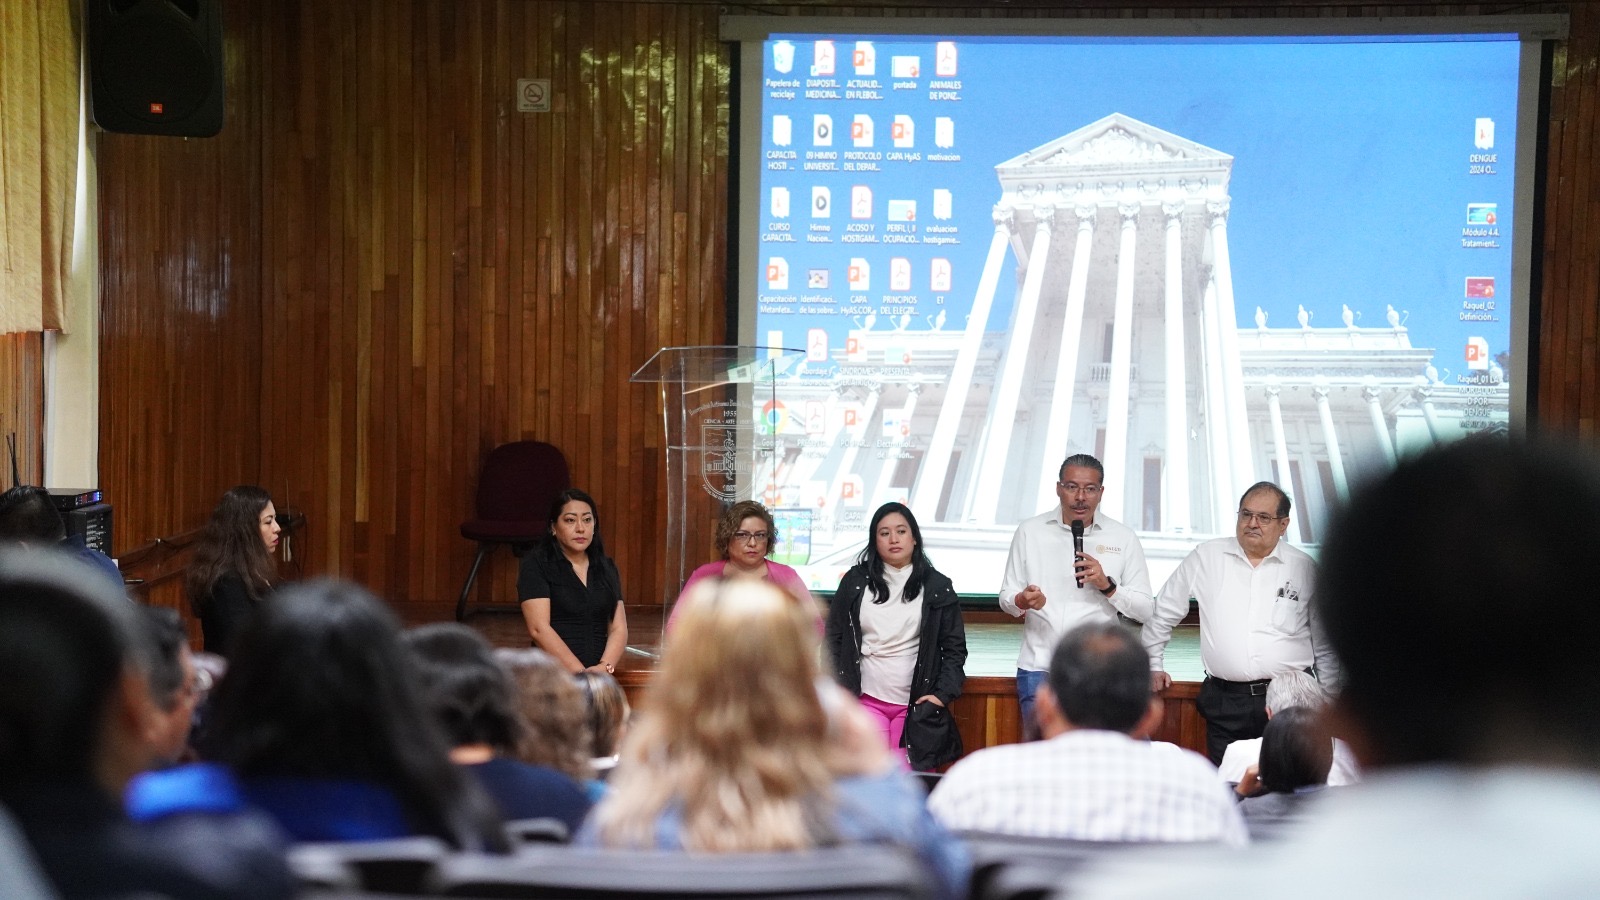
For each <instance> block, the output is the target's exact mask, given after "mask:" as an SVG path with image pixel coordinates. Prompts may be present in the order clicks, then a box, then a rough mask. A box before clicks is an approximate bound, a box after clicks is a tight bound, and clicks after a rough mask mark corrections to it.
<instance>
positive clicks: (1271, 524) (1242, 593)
mask: <svg viewBox="0 0 1600 900" xmlns="http://www.w3.org/2000/svg"><path fill="white" fill-rule="evenodd" d="M1288 530H1289V495H1288V494H1285V493H1284V492H1283V490H1282V489H1281V488H1279V487H1278V486H1277V485H1275V484H1273V483H1272V482H1270V481H1261V482H1257V483H1256V484H1254V485H1251V486H1250V489H1249V490H1247V491H1245V493H1244V496H1243V497H1241V498H1239V513H1238V518H1237V524H1236V525H1235V528H1234V536H1233V537H1231V538H1216V539H1213V540H1210V541H1206V542H1205V543H1203V544H1201V545H1200V546H1198V547H1196V548H1194V550H1193V552H1191V553H1190V554H1189V555H1188V557H1186V558H1185V559H1184V561H1183V562H1182V563H1180V564H1179V565H1178V569H1177V571H1175V572H1173V573H1172V577H1171V578H1169V579H1167V583H1166V584H1165V585H1164V586H1162V588H1161V594H1160V595H1159V596H1158V597H1157V598H1156V601H1155V611H1154V614H1153V615H1151V616H1149V617H1148V618H1145V619H1144V620H1143V621H1144V646H1145V649H1146V650H1147V651H1149V653H1150V668H1151V687H1152V688H1153V689H1155V690H1164V689H1165V688H1167V687H1169V686H1171V684H1172V678H1171V676H1169V675H1168V674H1167V673H1166V671H1165V668H1164V657H1165V654H1166V648H1167V641H1168V639H1169V638H1170V637H1171V636H1172V627H1173V626H1174V625H1176V624H1178V622H1179V621H1181V620H1182V619H1183V617H1184V616H1185V615H1187V614H1188V612H1189V601H1190V600H1191V599H1193V600H1195V601H1197V602H1198V603H1199V605H1200V662H1201V663H1202V664H1203V665H1204V666H1205V670H1206V679H1205V681H1204V682H1203V683H1201V685H1200V696H1199V698H1198V699H1197V700H1196V701H1195V706H1196V707H1197V708H1198V709H1199V711H1200V715H1202V716H1204V717H1205V720H1206V752H1207V754H1208V755H1209V756H1210V757H1211V761H1212V762H1214V763H1215V762H1220V761H1221V760H1222V754H1223V751H1224V750H1226V749H1227V746H1228V745H1229V744H1231V743H1233V742H1234V741H1242V740H1248V739H1250V738H1258V737H1260V736H1261V733H1262V731H1263V730H1264V729H1265V728H1266V727H1267V704H1266V699H1267V697H1266V695H1267V685H1268V684H1270V683H1271V681H1272V676H1273V675H1276V674H1277V673H1279V672H1283V671H1287V670H1289V669H1301V670H1307V669H1311V668H1312V667H1313V666H1315V667H1316V674H1317V676H1318V678H1319V679H1320V680H1321V681H1322V683H1323V684H1324V685H1326V686H1327V687H1328V688H1330V689H1336V688H1337V686H1338V672H1339V669H1338V662H1337V660H1335V658H1334V656H1333V651H1332V650H1331V649H1330V648H1329V646H1328V642H1327V640H1325V639H1324V638H1323V637H1322V623H1321V613H1320V611H1319V610H1318V609H1317V608H1316V604H1315V592H1316V565H1315V563H1313V562H1312V560H1311V557H1310V556H1308V555H1306V553H1305V551H1303V550H1300V549H1299V548H1297V547H1292V546H1290V545H1289V544H1287V543H1285V542H1284V541H1283V536H1284V533H1285V532H1287V531H1288Z"/></svg>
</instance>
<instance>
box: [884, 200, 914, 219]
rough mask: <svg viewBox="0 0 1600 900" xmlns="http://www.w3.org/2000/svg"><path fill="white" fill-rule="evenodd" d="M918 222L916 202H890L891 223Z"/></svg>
mask: <svg viewBox="0 0 1600 900" xmlns="http://www.w3.org/2000/svg"><path fill="white" fill-rule="evenodd" d="M916 220H917V201H915V200H890V201H889V221H891V222H915V221H916Z"/></svg>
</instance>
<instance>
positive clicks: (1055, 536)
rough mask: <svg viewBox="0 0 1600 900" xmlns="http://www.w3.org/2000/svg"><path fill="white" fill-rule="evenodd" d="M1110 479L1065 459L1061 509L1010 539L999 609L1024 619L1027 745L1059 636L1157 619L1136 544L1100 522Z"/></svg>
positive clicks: (1021, 674) (1020, 677)
mask: <svg viewBox="0 0 1600 900" xmlns="http://www.w3.org/2000/svg"><path fill="white" fill-rule="evenodd" d="M1105 471H1106V470H1105V466H1103V465H1101V464H1100V460H1098V459H1095V458H1094V457H1093V456H1090V455H1089V454H1087V453H1079V454H1076V455H1073V456H1069V457H1067V458H1066V460H1065V461H1064V462H1062V463H1061V469H1060V471H1059V472H1058V474H1057V479H1056V497H1057V498H1058V499H1060V501H1061V505H1060V506H1058V507H1057V508H1055V509H1053V510H1050V511H1049V512H1046V513H1041V514H1040V515H1037V516H1034V517H1033V518H1031V519H1024V520H1023V521H1022V524H1020V525H1018V526H1017V533H1016V534H1015V535H1014V536H1012V538H1011V555H1010V556H1009V557H1008V558H1007V559H1006V572H1005V577H1004V578H1003V579H1002V580H1001V582H1000V608H1001V609H1003V610H1005V611H1006V612H1008V613H1010V614H1011V615H1013V616H1020V617H1022V619H1023V629H1022V650H1021V652H1020V653H1018V655H1017V701H1018V703H1019V704H1020V705H1021V707H1022V733H1023V737H1024V739H1026V740H1032V739H1034V738H1036V737H1038V736H1039V730H1038V723H1037V722H1036V721H1034V712H1033V698H1034V694H1035V693H1036V692H1037V691H1038V689H1039V685H1040V684H1041V683H1042V682H1043V681H1044V679H1045V675H1046V673H1047V672H1048V671H1049V669H1050V657H1051V654H1052V653H1054V652H1055V648H1056V643H1057V642H1059V641H1060V640H1061V636H1062V635H1063V634H1066V633H1067V632H1068V631H1070V630H1072V629H1073V628H1075V627H1077V626H1079V625H1084V624H1088V623H1104V622H1115V621H1117V615H1118V613H1121V614H1122V615H1124V616H1127V617H1128V618H1130V619H1134V620H1136V621H1140V622H1142V621H1144V620H1145V619H1147V618H1149V616H1150V614H1151V612H1152V611H1153V605H1154V598H1153V597H1152V596H1151V590H1150V573H1149V571H1148V570H1147V569H1146V568H1145V562H1144V547H1143V546H1141V545H1140V543H1139V538H1138V536H1137V535H1135V534H1134V533H1133V529H1132V528H1129V527H1128V526H1126V525H1124V524H1122V523H1121V522H1118V521H1115V520H1114V519H1112V518H1110V517H1109V516H1104V515H1097V511H1098V510H1099V508H1100V498H1101V496H1102V495H1103V493H1104V490H1105ZM1074 522H1077V523H1079V525H1078V528H1079V530H1080V532H1081V534H1082V535H1083V549H1084V552H1083V553H1076V552H1075V550H1074V544H1073V538H1074V533H1073V523H1074Z"/></svg>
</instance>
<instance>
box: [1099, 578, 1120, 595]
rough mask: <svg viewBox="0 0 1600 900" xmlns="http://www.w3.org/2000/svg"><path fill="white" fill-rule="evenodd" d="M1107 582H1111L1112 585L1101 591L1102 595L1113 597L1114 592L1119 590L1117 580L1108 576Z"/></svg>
mask: <svg viewBox="0 0 1600 900" xmlns="http://www.w3.org/2000/svg"><path fill="white" fill-rule="evenodd" d="M1106 581H1108V582H1110V584H1107V585H1106V586H1105V587H1103V588H1101V589H1100V593H1102V594H1105V595H1106V596H1107V597H1109V596H1111V594H1112V592H1114V591H1115V590H1116V589H1117V580H1116V579H1115V578H1112V577H1111V576H1110V575H1107V576H1106Z"/></svg>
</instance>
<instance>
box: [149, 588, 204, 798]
mask: <svg viewBox="0 0 1600 900" xmlns="http://www.w3.org/2000/svg"><path fill="white" fill-rule="evenodd" d="M139 612H140V618H141V619H142V621H141V623H140V624H142V625H143V626H144V630H145V636H146V639H147V640H148V642H149V646H150V648H151V658H150V699H151V700H152V701H154V702H155V705H156V713H157V716H158V718H157V720H156V722H155V726H154V728H153V729H152V731H151V733H150V737H149V740H150V743H151V745H152V750H153V752H154V755H155V766H156V767H157V768H160V767H164V766H171V765H175V764H176V763H179V762H185V761H193V760H192V756H193V754H192V753H191V751H190V750H189V733H190V729H191V728H192V727H193V726H194V716H195V705H196V703H197V702H198V701H199V698H200V673H199V670H198V669H196V668H195V665H194V654H192V653H190V652H189V635H188V634H187V633H186V632H185V631H184V630H183V620H182V619H181V618H180V617H179V616H178V611H177V610H174V609H166V608H164V607H160V606H143V607H140V609H139Z"/></svg>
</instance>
